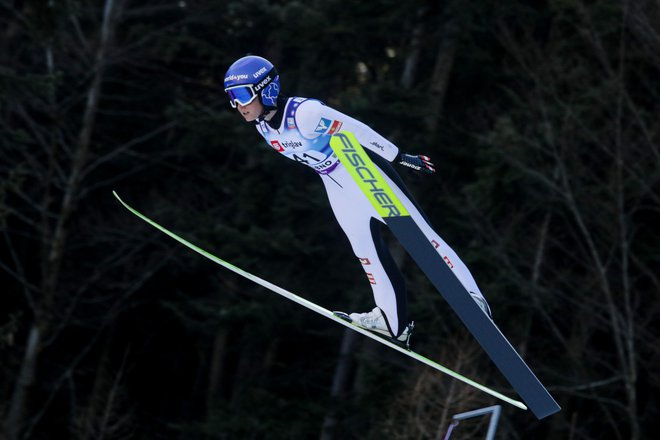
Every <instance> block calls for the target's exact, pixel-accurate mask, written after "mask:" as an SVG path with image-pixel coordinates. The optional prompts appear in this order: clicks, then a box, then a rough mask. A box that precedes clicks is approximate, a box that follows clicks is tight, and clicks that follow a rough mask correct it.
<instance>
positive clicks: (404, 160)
mask: <svg viewBox="0 0 660 440" xmlns="http://www.w3.org/2000/svg"><path fill="white" fill-rule="evenodd" d="M395 160H396V161H397V162H398V163H399V164H400V165H403V166H404V167H409V168H412V169H413V170H417V171H422V172H425V173H428V174H433V173H435V168H434V165H433V164H432V163H431V158H429V157H428V156H415V155H412V154H406V153H399V155H398V156H397V157H396V159H395Z"/></svg>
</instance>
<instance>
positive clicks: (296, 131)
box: [256, 97, 481, 336]
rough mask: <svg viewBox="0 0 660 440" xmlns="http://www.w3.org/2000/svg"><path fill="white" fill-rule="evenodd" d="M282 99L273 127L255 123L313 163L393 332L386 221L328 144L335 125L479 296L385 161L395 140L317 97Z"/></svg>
mask: <svg viewBox="0 0 660 440" xmlns="http://www.w3.org/2000/svg"><path fill="white" fill-rule="evenodd" d="M283 101H284V100H283ZM285 102H286V104H285V105H284V106H283V107H280V108H278V112H283V113H282V114H281V118H273V121H275V120H277V121H278V122H279V124H276V125H277V126H276V127H273V126H271V125H270V124H269V122H268V121H265V120H263V119H261V118H260V119H259V120H258V121H257V122H256V126H257V130H258V131H259V133H260V134H261V135H262V136H263V137H264V139H265V140H266V142H268V144H269V145H270V146H271V147H272V148H273V149H274V150H275V151H277V152H279V153H281V154H282V155H284V156H286V157H287V158H289V159H291V160H295V161H296V162H300V163H302V164H305V165H307V166H309V167H311V168H313V169H314V170H315V171H316V172H317V173H318V174H319V175H320V176H321V180H322V181H323V184H324V186H325V189H326V192H327V194H328V199H329V201H330V205H331V207H332V211H333V212H334V215H335V217H336V219H337V221H338V222H339V225H340V226H341V228H342V230H343V231H344V233H345V234H346V236H347V237H348V240H349V241H350V243H351V247H352V248H353V253H354V254H355V256H356V257H357V258H358V260H359V261H360V264H362V267H363V269H364V271H365V273H366V276H367V279H368V281H369V283H370V285H371V289H372V291H373V295H374V299H375V302H376V305H377V306H378V307H379V308H380V309H381V310H382V311H383V314H384V315H385V317H386V321H387V323H388V326H389V327H390V332H391V333H392V334H393V335H394V336H399V334H400V333H401V332H402V331H403V330H404V328H405V327H406V324H407V323H408V322H407V295H406V291H405V285H404V281H403V276H402V275H401V273H400V272H399V270H398V268H397V266H396V265H395V263H394V261H393V259H392V257H391V255H390V253H389V250H388V249H387V247H386V245H385V243H384V241H383V240H382V238H381V235H380V226H381V224H385V222H384V220H383V219H382V217H380V215H379V214H378V213H377V212H376V209H375V208H374V207H373V206H372V205H371V203H370V202H369V200H368V199H367V198H366V197H365V196H364V194H363V193H362V191H361V190H360V188H359V187H358V185H357V183H355V181H354V180H353V179H352V177H351V176H350V174H349V173H348V170H346V168H344V166H343V165H342V164H341V162H340V161H339V159H338V158H337V156H336V155H335V153H334V152H333V151H332V148H330V138H331V136H332V135H333V134H335V133H337V132H339V131H340V130H346V131H350V132H352V133H353V134H354V135H355V137H356V138H357V139H358V141H359V142H360V144H361V145H362V146H363V147H364V148H365V150H366V151H367V153H368V154H369V156H370V157H371V159H372V160H373V161H374V164H375V165H376V167H377V168H378V169H379V171H380V172H381V174H382V175H383V178H384V179H385V180H386V181H387V183H388V184H389V186H390V187H391V188H392V190H393V191H394V193H395V194H396V196H397V197H398V198H399V200H400V201H401V203H403V205H404V206H405V208H406V209H407V210H408V212H409V213H410V215H411V217H412V218H413V220H414V221H415V223H417V225H419V228H420V229H421V230H422V232H423V233H424V235H425V236H426V237H427V238H428V240H429V241H430V242H431V243H432V244H433V246H434V247H435V248H436V250H437V251H438V253H439V254H440V256H441V257H442V258H443V259H444V261H445V263H446V264H447V266H449V268H450V269H452V271H453V272H454V274H455V275H456V276H457V278H458V279H459V280H460V282H461V283H462V284H463V286H464V287H465V288H466V289H467V290H468V291H469V292H474V293H476V294H478V295H481V292H480V290H479V287H477V283H476V282H475V280H474V278H473V277H472V275H471V274H470V271H469V270H468V268H467V267H466V266H465V264H464V263H463V262H462V261H461V260H460V258H458V255H456V253H455V252H454V251H453V250H452V249H451V248H450V247H449V246H448V245H447V243H445V241H444V240H443V239H442V238H440V236H439V235H438V234H437V233H436V232H435V231H434V230H433V229H432V228H431V226H430V224H429V222H428V221H427V220H426V218H425V217H424V215H423V214H422V213H421V211H420V209H419V208H418V207H417V206H416V204H415V202H414V201H413V199H412V197H411V196H410V194H409V192H408V190H407V189H406V187H405V186H404V184H403V182H402V181H401V178H400V177H399V176H398V174H397V173H396V172H395V171H394V168H392V166H391V165H390V162H392V161H393V160H394V159H395V158H396V157H397V155H398V153H399V149H398V148H397V147H396V146H395V145H394V144H392V143H391V142H389V141H388V140H387V139H385V138H384V137H382V136H381V135H379V134H378V133H376V132H375V131H374V130H372V129H371V128H370V127H368V126H367V125H365V124H363V123H362V122H360V121H357V120H355V119H353V118H351V117H349V116H346V115H345V114H343V113H340V112H338V111H337V110H334V109H333V108H331V107H328V106H326V105H324V104H323V103H322V102H320V101H318V100H315V99H307V98H299V97H294V98H288V99H286V101H285Z"/></svg>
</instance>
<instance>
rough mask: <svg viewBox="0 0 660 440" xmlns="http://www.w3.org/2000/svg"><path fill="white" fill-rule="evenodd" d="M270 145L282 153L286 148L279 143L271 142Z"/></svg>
mask: <svg viewBox="0 0 660 440" xmlns="http://www.w3.org/2000/svg"><path fill="white" fill-rule="evenodd" d="M270 144H271V145H272V146H273V148H275V149H276V150H277V151H279V152H280V153H281V152H282V151H284V147H282V144H280V142H279V141H270Z"/></svg>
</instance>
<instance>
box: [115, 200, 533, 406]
mask: <svg viewBox="0 0 660 440" xmlns="http://www.w3.org/2000/svg"><path fill="white" fill-rule="evenodd" d="M112 194H113V195H114V196H115V197H116V198H117V200H118V201H119V202H120V203H121V204H122V205H123V206H124V207H125V208H126V209H128V210H129V211H130V212H131V213H133V214H134V215H136V216H137V217H138V218H140V219H141V220H143V221H145V222H147V223H148V224H150V225H151V226H153V227H154V228H156V229H158V230H159V231H161V232H163V233H165V234H167V235H169V236H170V237H172V238H173V239H175V240H176V241H178V242H179V243H181V244H183V245H185V246H187V247H188V248H190V249H192V250H193V251H195V252H197V253H198V254H200V255H203V256H204V257H206V258H208V259H209V260H211V261H213V262H214V263H217V264H219V265H220V266H223V267H224V268H226V269H229V270H231V271H232V272H234V273H237V274H238V275H241V276H242V277H245V278H247V279H248V280H250V281H253V282H255V283H257V284H259V285H260V286H263V287H265V288H266V289H268V290H270V291H272V292H274V293H277V294H279V295H281V296H283V297H285V298H287V299H289V300H291V301H293V302H295V303H297V304H300V305H301V306H303V307H305V308H307V309H309V310H312V311H314V312H316V313H318V314H319V315H321V316H324V317H326V318H328V319H331V320H333V321H335V322H336V323H339V324H341V325H343V326H344V327H348V328H350V329H351V330H353V331H356V332H358V333H361V334H363V335H364V336H367V337H369V338H371V339H373V340H374V341H378V342H380V343H381V344H383V345H385V346H387V347H389V348H391V349H393V350H396V351H398V352H400V353H403V354H405V355H406V356H408V357H411V358H412V359H415V360H416V361H419V362H421V363H423V364H425V365H427V366H429V367H431V368H434V369H436V370H438V371H440V372H442V373H445V374H447V375H448V376H451V377H453V378H454V379H457V380H460V381H461V382H463V383H466V384H467V385H470V386H472V387H474V388H476V389H478V390H480V391H483V392H484V393H487V394H489V395H491V396H493V397H495V398H497V399H500V400H501V401H503V402H506V403H508V404H510V405H513V406H515V407H517V408H520V409H523V410H526V409H527V406H525V404H524V403H522V402H520V401H518V400H515V399H512V398H510V397H507V396H505V395H504V394H502V393H499V392H497V391H495V390H493V389H491V388H488V387H486V386H485V385H482V384H480V383H478V382H475V381H474V380H472V379H469V378H467V377H465V376H463V375H461V374H459V373H456V372H455V371H452V370H450V369H449V368H447V367H445V366H443V365H440V364H439V363H437V362H435V361H433V360H431V359H428V358H427V357H425V356H422V355H421V354H419V353H415V352H414V351H412V350H408V349H405V348H403V347H401V346H399V345H397V344H395V343H394V342H392V341H390V340H388V339H385V338H383V337H381V336H378V335H376V334H375V333H372V332H370V331H368V330H365V329H363V328H360V327H358V326H356V325H354V324H351V323H350V322H347V321H345V320H344V319H342V318H340V317H338V316H337V315H335V314H334V313H333V312H331V311H330V310H328V309H326V308H324V307H321V306H319V305H317V304H315V303H313V302H311V301H309V300H307V299H305V298H302V297H300V296H298V295H295V294H293V293H291V292H289V291H288V290H285V289H283V288H281V287H279V286H276V285H275V284H273V283H271V282H268V281H266V280H264V279H262V278H259V277H258V276H256V275H252V274H251V273H249V272H246V271H244V270H243V269H241V268H239V267H236V266H234V265H233V264H231V263H228V262H227V261H225V260H223V259H221V258H218V257H216V256H215V255H213V254H211V253H210V252H207V251H205V250H204V249H202V248H200V247H198V246H196V245H194V244H192V243H191V242H189V241H187V240H185V239H184V238H182V237H180V236H178V235H177V234H175V233H174V232H172V231H170V230H168V229H166V228H164V227H163V226H161V225H159V224H158V223H156V222H155V221H153V220H151V219H150V218H149V217H147V216H145V215H144V214H142V213H140V212H139V211H137V210H136V209H135V208H133V207H131V206H130V205H128V204H127V203H126V202H124V201H123V200H122V199H121V198H120V197H119V195H118V194H117V193H116V192H115V191H113V192H112Z"/></svg>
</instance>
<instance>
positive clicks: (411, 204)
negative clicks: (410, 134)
mask: <svg viewBox="0 0 660 440" xmlns="http://www.w3.org/2000/svg"><path fill="white" fill-rule="evenodd" d="M367 153H371V152H369V151H367ZM369 157H371V159H372V160H373V162H374V163H375V164H376V166H377V167H378V168H379V169H380V170H381V171H382V175H383V177H384V178H385V180H386V181H387V183H388V185H389V186H390V187H391V188H392V190H393V191H394V193H395V194H396V196H397V197H398V198H399V200H401V203H403V205H404V206H405V208H406V209H407V210H408V213H409V214H410V216H411V217H412V218H413V220H414V221H415V223H417V226H419V228H420V230H421V231H422V233H423V234H424V235H425V236H426V238H427V239H428V240H429V242H431V244H432V245H433V247H435V249H436V251H437V252H438V254H439V255H440V257H442V259H443V260H444V261H445V263H446V264H447V266H448V267H449V268H450V269H451V270H452V272H453V273H454V275H456V278H458V280H459V281H460V282H461V284H463V287H465V289H466V290H467V291H468V292H473V293H475V294H477V295H479V296H481V297H483V294H482V293H481V290H480V289H479V286H478V285H477V282H476V281H475V279H474V277H473V276H472V274H471V273H470V270H469V269H468V268H467V266H466V265H465V263H463V261H462V260H461V259H460V258H459V256H458V254H457V253H456V252H455V251H454V250H453V249H452V248H451V247H450V246H449V245H448V244H447V243H446V242H445V241H444V240H443V239H442V238H441V237H440V236H439V235H438V234H437V233H436V232H435V230H433V228H432V227H431V225H430V222H429V221H428V219H427V218H426V216H425V215H424V214H423V213H422V212H421V210H420V208H419V207H418V206H417V203H416V202H415V201H414V199H413V198H412V196H411V195H410V192H409V191H408V189H407V188H406V186H405V184H404V183H403V180H402V179H401V177H400V176H399V175H398V173H397V172H396V171H395V170H394V168H393V167H392V165H390V163H389V162H387V161H386V160H385V159H383V158H382V157H380V156H378V155H376V154H369Z"/></svg>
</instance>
